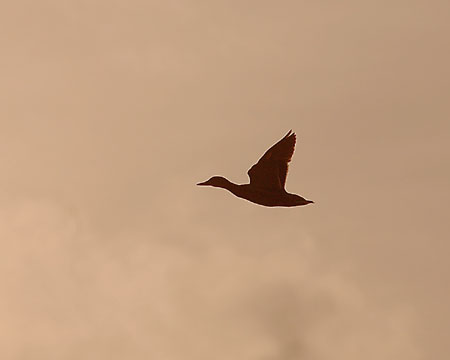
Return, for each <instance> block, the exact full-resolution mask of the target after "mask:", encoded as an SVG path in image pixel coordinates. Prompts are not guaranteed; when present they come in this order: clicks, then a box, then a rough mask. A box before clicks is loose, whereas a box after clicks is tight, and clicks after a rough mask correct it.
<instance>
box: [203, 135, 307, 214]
mask: <svg viewBox="0 0 450 360" xmlns="http://www.w3.org/2000/svg"><path fill="white" fill-rule="evenodd" d="M296 141H297V137H296V135H295V133H294V132H292V130H289V132H288V133H287V134H286V135H285V136H284V137H283V138H282V139H281V140H280V141H278V142H277V143H276V144H275V145H273V146H272V147H271V148H269V150H267V151H266V152H265V153H264V155H263V156H262V157H261V158H260V159H259V160H258V162H257V163H256V164H255V165H253V166H252V167H251V168H250V169H249V170H248V172H247V174H248V176H249V178H250V183H249V184H235V183H233V182H231V181H229V180H228V179H226V178H224V177H223V176H213V177H211V178H210V179H209V180H206V181H204V182H200V183H198V184H197V185H199V186H212V187H218V188H222V189H225V190H228V191H229V192H231V193H232V194H233V195H235V196H237V197H239V198H242V199H245V200H248V201H250V202H252V203H255V204H258V205H262V206H267V207H276V206H277V207H294V206H303V205H308V204H313V203H314V201H312V200H307V199H305V198H303V197H302V196H300V195H296V194H291V193H288V192H287V191H286V190H285V184H286V178H287V173H288V168H289V162H290V161H291V160H292V156H293V155H294V151H295V143H296Z"/></svg>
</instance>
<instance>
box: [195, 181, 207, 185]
mask: <svg viewBox="0 0 450 360" xmlns="http://www.w3.org/2000/svg"><path fill="white" fill-rule="evenodd" d="M197 185H208V181H203V182H201V183H198V184H197Z"/></svg>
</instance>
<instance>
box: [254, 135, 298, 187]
mask: <svg viewBox="0 0 450 360" xmlns="http://www.w3.org/2000/svg"><path fill="white" fill-rule="evenodd" d="M295 141H296V136H295V133H293V132H292V130H290V131H289V132H288V133H287V134H286V136H285V137H284V138H282V139H281V140H280V141H278V142H277V143H276V144H275V145H273V146H272V147H271V148H270V149H269V150H267V151H266V152H265V153H264V155H263V156H262V157H261V159H259V160H258V162H257V163H256V164H255V165H253V166H252V167H251V168H250V170H249V171H248V172H247V174H248V176H249V177H250V184H251V185H254V186H256V187H260V188H267V189H273V190H282V189H284V184H285V183H286V176H287V172H288V163H289V161H291V159H292V155H293V154H294V150H295Z"/></svg>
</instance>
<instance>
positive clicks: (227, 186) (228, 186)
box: [219, 179, 240, 195]
mask: <svg viewBox="0 0 450 360" xmlns="http://www.w3.org/2000/svg"><path fill="white" fill-rule="evenodd" d="M219 187H221V188H223V189H226V190H228V191H230V192H232V193H233V194H235V195H236V193H237V192H238V191H239V187H240V185H238V184H235V183H232V182H231V181H229V180H228V179H227V181H226V182H224V183H223V184H221V185H220V186H219Z"/></svg>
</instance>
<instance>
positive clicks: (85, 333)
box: [0, 200, 420, 360]
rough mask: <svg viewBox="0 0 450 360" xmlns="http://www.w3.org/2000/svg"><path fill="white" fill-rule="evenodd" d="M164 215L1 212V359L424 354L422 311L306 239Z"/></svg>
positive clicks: (20, 207) (36, 204)
mask: <svg viewBox="0 0 450 360" xmlns="http://www.w3.org/2000/svg"><path fill="white" fill-rule="evenodd" d="M186 216H187V215H186ZM163 218H164V217H163ZM165 221H166V222H165V223H164V220H162V221H158V222H153V223H151V224H150V225H147V226H144V225H137V226H136V227H135V228H133V229H127V230H123V231H121V232H119V233H117V234H116V235H114V236H111V235H105V234H102V233H101V232H99V231H94V230H92V229H91V228H90V226H89V225H88V224H87V223H86V222H85V221H84V220H83V219H82V218H80V217H79V216H77V215H75V214H74V213H73V212H71V211H70V210H69V209H66V208H64V207H62V206H60V205H58V204H55V203H48V202H45V201H37V200H36V201H34V200H33V201H22V202H17V203H15V204H10V205H5V206H4V207H3V208H1V209H0V237H1V238H2V242H1V254H2V255H1V256H2V259H1V262H0V263H1V268H2V271H1V284H2V285H1V286H2V294H3V295H2V298H1V300H0V301H1V307H0V316H1V318H2V323H1V325H0V332H1V336H0V339H1V340H0V345H1V346H0V347H1V349H2V352H3V353H4V355H3V356H2V358H4V359H79V358H83V359H97V360H98V359H123V358H130V359H149V358H150V359H164V360H172V359H173V360H175V359H184V360H189V359H195V360H202V359H205V360H206V359H217V360H221V359H243V360H244V359H245V360H247V359H255V360H278V359H280V360H281V359H282V360H290V359H306V360H322V359H323V360H325V359H338V360H339V359H345V360H352V359H398V360H401V359H408V360H411V359H419V358H420V357H419V352H418V349H416V348H415V345H414V314H413V313H412V312H411V310H410V309H405V308H402V306H401V304H389V306H385V305H381V304H379V303H377V302H376V301H375V300H372V299H369V298H368V297H367V296H365V295H364V294H363V292H362V291H361V290H360V289H359V288H358V286H357V284H355V283H353V282H352V281H351V280H350V279H346V278H345V277H344V275H343V274H341V273H340V272H339V271H338V270H333V271H330V270H329V267H327V266H325V264H324V263H323V262H324V260H323V259H322V258H321V256H320V254H319V252H318V249H317V248H316V246H315V245H314V241H312V239H309V238H308V237H307V236H301V237H299V238H296V239H295V240H294V241H291V242H290V243H283V242H278V243H277V242H270V241H266V242H265V240H268V239H264V238H261V239H259V241H260V242H261V244H266V245H262V246H261V247H259V248H258V247H256V246H255V244H254V243H249V244H248V248H247V250H245V249H244V248H243V247H241V246H239V245H238V244H239V241H238V240H237V239H233V236H235V234H234V233H233V231H232V230H230V229H221V230H222V233H220V236H219V235H218V234H219V231H218V230H219V229H218V228H217V227H216V225H211V226H205V225H204V226H200V225H199V226H197V227H196V226H191V228H190V230H186V232H185V233H184V234H183V233H182V232H180V230H179V229H178V230H176V227H177V226H176V225H181V223H180V224H176V223H175V224H172V225H173V226H170V223H171V221H172V222H173V221H174V220H168V219H167V218H166V220H165ZM177 221H181V222H182V221H191V219H184V220H183V219H181V220H177ZM196 229H198V231H197V230H196ZM200 229H201V231H200ZM281 235H283V234H281ZM263 236H264V235H262V237H263ZM265 236H266V237H268V238H273V237H274V234H271V233H270V232H269V233H267V234H266V235H265ZM227 237H228V240H229V241H225V240H226V239H227ZM270 244H271V245H270ZM253 246H255V247H254V251H253V252H252V251H248V250H249V249H252V247H253Z"/></svg>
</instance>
